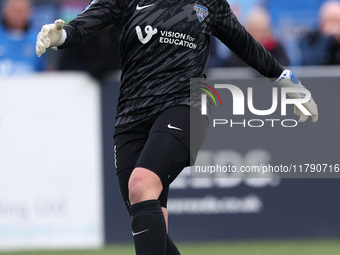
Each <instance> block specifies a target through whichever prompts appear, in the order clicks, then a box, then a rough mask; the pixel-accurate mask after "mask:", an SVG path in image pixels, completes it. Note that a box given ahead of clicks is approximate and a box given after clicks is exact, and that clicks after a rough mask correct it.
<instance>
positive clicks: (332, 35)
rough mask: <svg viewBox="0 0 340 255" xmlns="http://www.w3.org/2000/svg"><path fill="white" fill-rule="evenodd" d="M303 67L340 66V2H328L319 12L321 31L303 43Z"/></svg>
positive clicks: (311, 35) (309, 35)
mask: <svg viewBox="0 0 340 255" xmlns="http://www.w3.org/2000/svg"><path fill="white" fill-rule="evenodd" d="M301 52H302V65H340V2H338V1H327V2H325V3H324V4H323V5H322V6H321V8H320V12H319V29H318V30H317V31H314V32H312V33H310V34H308V35H307V36H306V37H304V38H303V39H302V41H301Z"/></svg>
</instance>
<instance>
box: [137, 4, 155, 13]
mask: <svg viewBox="0 0 340 255" xmlns="http://www.w3.org/2000/svg"><path fill="white" fill-rule="evenodd" d="M153 5H154V4H149V5H144V6H139V5H138V4H137V6H136V10H137V11H140V10H143V9H145V8H148V7H151V6H153Z"/></svg>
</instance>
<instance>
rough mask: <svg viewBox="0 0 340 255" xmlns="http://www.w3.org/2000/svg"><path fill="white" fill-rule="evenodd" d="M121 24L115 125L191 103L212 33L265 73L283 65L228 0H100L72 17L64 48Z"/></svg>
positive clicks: (275, 74)
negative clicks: (192, 88) (241, 20)
mask: <svg viewBox="0 0 340 255" xmlns="http://www.w3.org/2000/svg"><path fill="white" fill-rule="evenodd" d="M110 24H114V25H115V26H116V29H117V32H118V35H119V41H120V52H121V65H122V76H121V82H122V84H121V88H120V96H119V103H118V113H117V122H116V125H121V124H126V123H130V122H133V121H137V120H140V119H143V118H146V117H148V116H151V115H153V114H155V113H157V112H159V111H162V110H164V109H165V108H168V107H170V106H174V105H178V104H189V96H190V78H202V77H204V71H205V69H206V65H207V62H208V58H209V46H210V44H209V39H210V35H213V36H216V37H217V38H218V39H220V40H221V41H222V42H223V43H224V44H225V45H226V46H228V47H229V48H230V49H231V50H232V51H234V52H235V53H236V54H237V55H238V56H240V57H241V58H242V59H243V60H244V61H245V62H246V63H247V64H249V65H250V66H251V67H253V68H255V69H256V70H257V71H259V72H260V73H261V74H262V75H264V76H266V77H269V78H277V77H279V76H280V75H281V73H282V71H283V67H282V66H281V65H280V64H279V63H278V61H277V60H276V59H274V58H273V57H272V56H271V55H270V53H268V51H267V50H265V49H264V48H263V46H262V45H261V44H259V43H258V42H257V41H255V40H254V39H253V38H252V37H251V35H250V34H248V32H247V31H246V30H245V28H244V27H243V26H242V25H241V24H240V23H239V22H238V20H237V18H236V17H235V15H234V14H233V12H232V10H231V9H230V6H229V4H228V2H227V1H226V0H186V1H184V0H142V1H139V0H95V1H91V2H90V5H89V6H88V7H87V8H86V10H85V11H84V12H83V13H81V14H80V15H78V16H77V17H76V18H75V19H74V20H73V21H71V22H70V23H69V24H68V25H67V26H65V30H66V32H67V39H66V41H65V43H64V44H63V45H62V46H60V47H59V48H68V47H73V46H76V45H78V44H80V43H81V42H83V41H84V40H85V39H86V38H88V37H89V36H90V35H92V34H93V33H95V32H96V31H98V30H100V29H102V28H104V27H106V26H108V25H110Z"/></svg>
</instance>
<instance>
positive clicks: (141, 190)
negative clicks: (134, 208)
mask: <svg viewBox="0 0 340 255" xmlns="http://www.w3.org/2000/svg"><path fill="white" fill-rule="evenodd" d="M145 189H146V187H145V185H144V184H143V180H142V178H140V177H139V176H132V177H131V178H130V180H129V200H130V203H131V204H136V203H139V202H143V200H144V197H145Z"/></svg>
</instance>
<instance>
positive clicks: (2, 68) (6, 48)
mask: <svg viewBox="0 0 340 255" xmlns="http://www.w3.org/2000/svg"><path fill="white" fill-rule="evenodd" d="M2 7H3V9H2V17H1V24H0V76H8V75H18V74H27V73H32V72H34V71H42V70H44V69H45V61H44V59H39V58H38V57H37V56H36V55H35V41H36V33H37V32H36V31H33V29H31V28H30V24H29V19H30V15H31V9H32V3H31V1H30V0H5V1H4V3H3V6H2Z"/></svg>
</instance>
